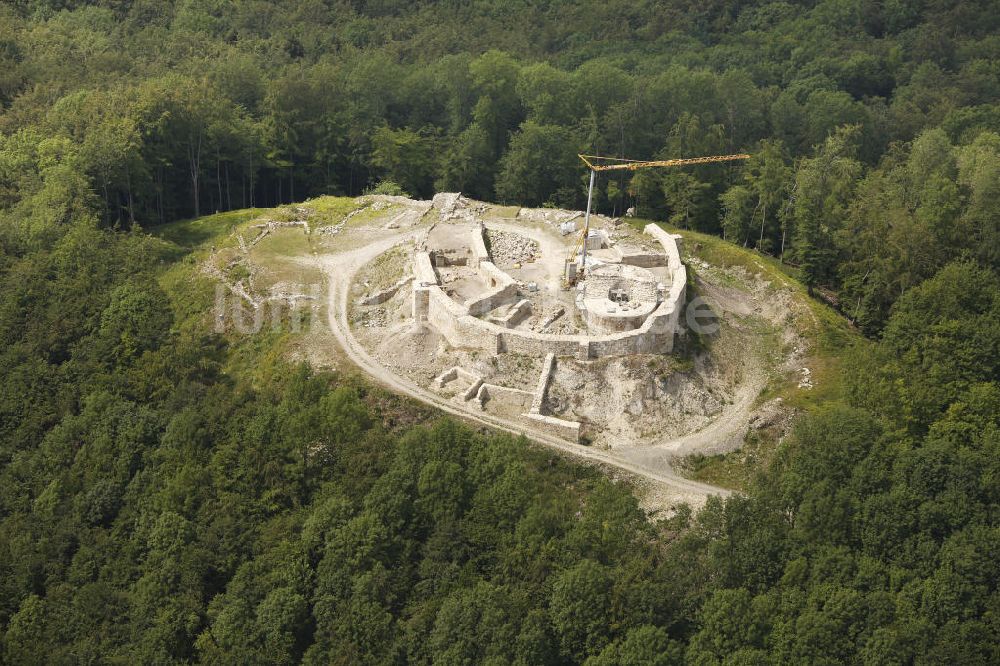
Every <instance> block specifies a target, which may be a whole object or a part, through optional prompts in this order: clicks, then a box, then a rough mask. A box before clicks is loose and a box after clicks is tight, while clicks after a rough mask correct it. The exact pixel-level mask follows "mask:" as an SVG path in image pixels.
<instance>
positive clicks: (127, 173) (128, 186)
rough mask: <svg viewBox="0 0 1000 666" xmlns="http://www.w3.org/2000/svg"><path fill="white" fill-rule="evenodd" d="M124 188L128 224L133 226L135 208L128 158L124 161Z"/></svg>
mask: <svg viewBox="0 0 1000 666" xmlns="http://www.w3.org/2000/svg"><path fill="white" fill-rule="evenodd" d="M125 190H126V192H127V196H128V222H129V226H132V227H134V226H135V208H134V206H133V204H132V172H131V171H130V170H129V168H128V160H126V161H125Z"/></svg>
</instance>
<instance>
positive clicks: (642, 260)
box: [619, 252, 667, 268]
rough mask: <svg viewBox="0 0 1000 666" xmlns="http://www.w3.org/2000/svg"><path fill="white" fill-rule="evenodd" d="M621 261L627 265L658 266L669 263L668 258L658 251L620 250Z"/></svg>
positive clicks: (640, 266)
mask: <svg viewBox="0 0 1000 666" xmlns="http://www.w3.org/2000/svg"><path fill="white" fill-rule="evenodd" d="M619 254H620V255H621V262H622V263H623V264H625V265H626V266H638V267H639V268H657V267H659V266H666V265H667V258H666V257H665V256H663V255H662V254H660V253H658V252H619Z"/></svg>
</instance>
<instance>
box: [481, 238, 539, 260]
mask: <svg viewBox="0 0 1000 666" xmlns="http://www.w3.org/2000/svg"><path fill="white" fill-rule="evenodd" d="M486 234H487V237H488V238H489V241H490V256H491V257H492V258H493V263H494V264H496V265H497V266H511V265H513V264H526V263H528V262H531V261H534V260H535V257H537V256H538V243H536V242H535V241H533V240H531V239H530V238H527V237H526V236H519V235H517V234H511V233H507V232H506V231H495V230H492V229H490V230H487V232H486Z"/></svg>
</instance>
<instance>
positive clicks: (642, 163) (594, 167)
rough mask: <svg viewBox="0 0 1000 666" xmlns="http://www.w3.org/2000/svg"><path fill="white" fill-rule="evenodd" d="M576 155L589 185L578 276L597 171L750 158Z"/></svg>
mask: <svg viewBox="0 0 1000 666" xmlns="http://www.w3.org/2000/svg"><path fill="white" fill-rule="evenodd" d="M577 157H579V158H580V159H581V160H582V161H583V163H584V164H586V165H587V168H588V169H590V186H589V187H588V188H587V213H586V215H585V216H584V221H583V236H582V238H581V239H580V245H582V246H583V256H582V260H581V262H580V276H583V274H584V272H585V271H586V270H587V237H588V236H589V234H590V207H591V202H592V201H593V199H594V180H595V178H596V176H597V172H598V171H638V170H639V169H649V168H654V167H676V166H690V165H694V164H712V163H715V162H733V161H736V160H748V159H750V156H749V155H747V154H744V153H738V154H734V155H710V156H706V157H682V158H677V159H672V160H627V159H622V158H616V157H602V156H600V155H577ZM596 160H605V161H608V162H614V164H595V161H596ZM575 257H576V249H575V247H574V250H573V256H572V257H570V261H573V260H574V259H575ZM567 270H568V269H567ZM567 282H570V280H569V279H567Z"/></svg>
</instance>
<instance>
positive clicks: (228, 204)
mask: <svg viewBox="0 0 1000 666" xmlns="http://www.w3.org/2000/svg"><path fill="white" fill-rule="evenodd" d="M226 208H227V209H228V210H232V209H233V188H232V183H230V182H229V162H228V161H227V162H226Z"/></svg>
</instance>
